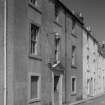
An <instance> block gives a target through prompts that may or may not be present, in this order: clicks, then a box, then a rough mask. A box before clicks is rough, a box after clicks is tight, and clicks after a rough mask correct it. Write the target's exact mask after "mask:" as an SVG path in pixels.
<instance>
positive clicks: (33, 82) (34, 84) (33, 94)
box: [30, 75, 40, 99]
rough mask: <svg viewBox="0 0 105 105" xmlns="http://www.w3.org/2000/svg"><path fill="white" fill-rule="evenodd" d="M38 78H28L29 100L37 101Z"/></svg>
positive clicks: (33, 76) (32, 76) (36, 76)
mask: <svg viewBox="0 0 105 105" xmlns="http://www.w3.org/2000/svg"><path fill="white" fill-rule="evenodd" d="M39 86H40V76H38V75H31V76H30V99H39V89H40V87H39Z"/></svg>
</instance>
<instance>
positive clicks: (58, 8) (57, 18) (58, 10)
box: [55, 2, 60, 22]
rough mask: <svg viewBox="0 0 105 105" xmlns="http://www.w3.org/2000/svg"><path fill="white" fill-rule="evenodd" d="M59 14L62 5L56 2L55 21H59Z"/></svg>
mask: <svg viewBox="0 0 105 105" xmlns="http://www.w3.org/2000/svg"><path fill="white" fill-rule="evenodd" d="M59 12H60V5H59V4H58V3H57V2H56V3H55V21H56V22H58V21H59Z"/></svg>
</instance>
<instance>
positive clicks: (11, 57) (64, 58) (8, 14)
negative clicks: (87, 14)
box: [0, 0, 105, 105]
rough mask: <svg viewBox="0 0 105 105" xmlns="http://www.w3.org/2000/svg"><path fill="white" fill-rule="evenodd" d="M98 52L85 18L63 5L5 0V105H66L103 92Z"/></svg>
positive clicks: (0, 32) (1, 100) (0, 24)
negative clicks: (85, 23)
mask: <svg viewBox="0 0 105 105" xmlns="http://www.w3.org/2000/svg"><path fill="white" fill-rule="evenodd" d="M83 31H84V34H83ZM88 34H89V35H88ZM87 47H88V48H87ZM97 50H98V42H97V41H96V40H95V38H93V37H92V36H91V34H90V32H89V31H88V30H87V29H86V28H85V26H84V21H83V17H82V16H81V13H80V14H79V13H72V12H71V11H70V10H69V9H68V8H67V7H66V6H65V5H64V4H63V3H62V2H61V1H60V0H8V1H7V0H0V105H3V104H4V105H62V104H68V103H73V102H75V101H79V100H82V99H83V98H87V97H88V96H94V94H98V92H103V90H104V88H105V86H104V88H103V87H102V86H103V85H104V84H103V83H104V82H103V81H104V80H103V81H102V83H101V82H100V80H101V79H103V78H104V75H103V77H102V76H101V75H102V74H104V73H103V72H105V71H104V62H105V61H104V62H103V63H101V62H102V61H103V60H104V58H103V57H102V54H101V53H99V52H98V51H97ZM86 54H87V55H86ZM87 59H88V60H87ZM92 62H93V63H92ZM92 64H93V65H94V67H95V68H96V69H95V68H93V66H92ZM101 64H102V65H103V66H101ZM97 68H100V69H102V70H99V69H97ZM88 72H89V73H88ZM95 79H96V80H95ZM94 80H95V82H93V81H94ZM87 81H88V82H89V84H88V82H87ZM97 83H98V84H97ZM99 83H100V84H101V85H99ZM99 86H100V87H99ZM100 88H101V89H100ZM98 89H99V90H98Z"/></svg>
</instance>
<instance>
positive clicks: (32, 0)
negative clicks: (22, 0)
mask: <svg viewBox="0 0 105 105" xmlns="http://www.w3.org/2000/svg"><path fill="white" fill-rule="evenodd" d="M29 3H30V4H31V5H33V6H37V5H38V4H37V0H29Z"/></svg>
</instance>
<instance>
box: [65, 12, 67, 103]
mask: <svg viewBox="0 0 105 105" xmlns="http://www.w3.org/2000/svg"><path fill="white" fill-rule="evenodd" d="M66 15H67V14H66V10H65V104H67V77H66V76H67V74H66V73H67V26H66V25H67V20H66V18H67V17H66Z"/></svg>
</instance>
